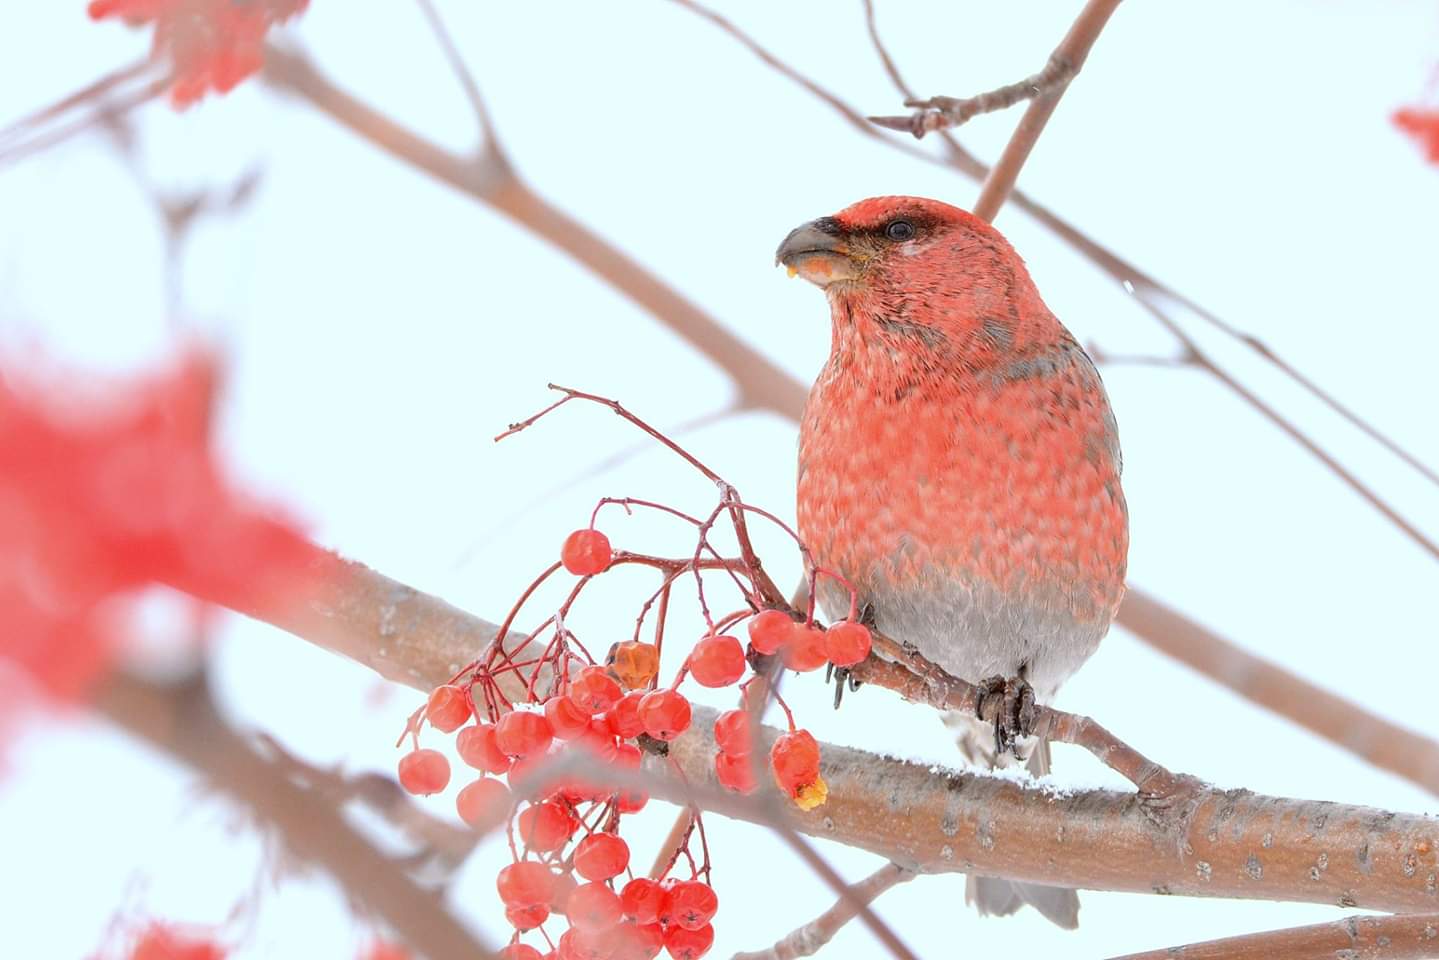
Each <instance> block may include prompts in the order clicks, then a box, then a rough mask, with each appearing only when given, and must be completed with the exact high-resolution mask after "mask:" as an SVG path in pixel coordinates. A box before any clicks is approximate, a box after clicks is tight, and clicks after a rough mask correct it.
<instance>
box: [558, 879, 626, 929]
mask: <svg viewBox="0 0 1439 960" xmlns="http://www.w3.org/2000/svg"><path fill="white" fill-rule="evenodd" d="M565 916H567V917H569V918H570V923H572V924H574V925H575V926H576V927H579V928H580V929H581V930H603V929H605V928H606V927H612V926H614V925H615V924H617V923H619V922H620V898H619V895H618V894H616V893H615V892H614V891H613V890H611V889H610V888H609V887H607V886H605V885H604V884H603V883H582V884H580V885H579V886H578V887H575V890H574V892H573V893H571V894H570V898H569V900H567V901H565Z"/></svg>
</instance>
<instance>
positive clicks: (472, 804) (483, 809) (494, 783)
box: [455, 777, 510, 827]
mask: <svg viewBox="0 0 1439 960" xmlns="http://www.w3.org/2000/svg"><path fill="white" fill-rule="evenodd" d="M509 807H510V788H509V787H507V786H505V785H504V784H503V783H501V782H500V781H498V780H495V779H493V778H492V777H481V778H480V779H479V780H476V781H475V782H474V783H472V784H470V785H469V786H467V787H464V788H463V789H462V790H460V792H459V794H458V795H456V797H455V811H456V812H457V813H458V814H459V815H460V819H461V820H463V821H465V822H466V823H468V824H469V825H470V826H472V827H478V826H480V825H481V824H484V823H489V822H493V821H494V820H496V819H498V818H499V817H500V815H501V814H503V813H504V812H505V811H507V810H508V809H509Z"/></svg>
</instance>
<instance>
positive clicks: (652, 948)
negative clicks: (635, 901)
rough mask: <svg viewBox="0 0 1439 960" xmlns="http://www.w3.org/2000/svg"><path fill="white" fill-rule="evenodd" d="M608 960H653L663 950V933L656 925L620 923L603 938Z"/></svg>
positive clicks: (661, 928) (662, 929)
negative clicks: (607, 951)
mask: <svg viewBox="0 0 1439 960" xmlns="http://www.w3.org/2000/svg"><path fill="white" fill-rule="evenodd" d="M605 940H606V943H607V945H608V946H609V947H610V949H611V951H612V952H611V953H610V960H654V958H655V957H658V956H659V955H660V953H662V952H663V951H664V948H665V931H664V928H663V927H661V926H660V925H659V924H657V923H650V924H645V925H643V926H640V925H637V924H633V923H628V922H627V923H621V924H620V925H618V926H616V927H612V928H610V930H609V932H608V934H607V936H606V937H605Z"/></svg>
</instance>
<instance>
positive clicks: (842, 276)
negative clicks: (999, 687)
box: [774, 217, 859, 287]
mask: <svg viewBox="0 0 1439 960" xmlns="http://www.w3.org/2000/svg"><path fill="white" fill-rule="evenodd" d="M774 260H775V263H777V264H779V263H782V264H784V265H785V266H786V267H788V268H789V274H790V276H792V277H793V276H801V277H804V278H805V279H806V280H808V281H809V282H810V283H813V284H815V285H816V286H820V287H826V286H829V285H830V284H831V283H834V282H835V281H836V280H853V279H855V278H856V277H858V276H859V264H857V263H855V261H854V259H853V258H851V257H850V255H849V248H848V247H846V246H845V245H844V242H843V240H842V239H841V231H840V227H839V224H837V223H835V222H834V221H833V220H832V219H830V218H829V217H824V218H822V219H819V220H811V221H810V222H809V223H806V224H803V225H801V226H798V227H796V228H795V229H793V230H791V231H790V232H789V236H787V237H785V238H784V242H783V243H781V244H780V245H779V249H778V250H776V251H775V255H774Z"/></svg>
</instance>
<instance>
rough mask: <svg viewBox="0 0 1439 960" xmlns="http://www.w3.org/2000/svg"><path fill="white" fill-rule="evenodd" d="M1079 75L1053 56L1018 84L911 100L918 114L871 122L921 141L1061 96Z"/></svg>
mask: <svg viewBox="0 0 1439 960" xmlns="http://www.w3.org/2000/svg"><path fill="white" fill-rule="evenodd" d="M1076 72H1077V71H1076V69H1075V66H1074V64H1072V63H1070V62H1069V61H1068V60H1066V59H1063V58H1062V57H1060V56H1059V54H1057V53H1056V54H1053V55H1051V56H1050V58H1049V62H1048V63H1046V64H1045V65H1044V69H1043V70H1041V71H1039V72H1038V73H1036V74H1034V75H1033V76H1029V77H1025V78H1024V79H1023V80H1020V81H1019V82H1018V83H1007V84H1005V85H1004V86H1002V87H996V88H995V89H993V90H986V91H985V92H984V93H978V94H975V95H974V96H972V97H943V96H939V97H929V98H927V99H924V100H918V99H914V98H910V99H907V100H905V102H904V105H905V106H906V107H915V108H917V109H916V110H915V112H914V113H912V114H910V115H908V116H903V117H870V118H869V122H870V123H874V124H878V125H879V126H881V127H884V128H886V129H889V130H904V131H908V132H909V133H912V134H914V138H915V139H916V140H919V139H921V138H923V137H924V135H925V134H927V133H934V132H935V131H936V130H945V129H948V128H950V127H958V126H962V125H964V124H966V123H968V122H969V121H970V120H973V119H974V118H975V117H978V116H980V115H982V114H986V113H994V112H996V111H999V110H1008V109H1009V108H1010V107H1012V106H1014V105H1015V104H1016V103H1023V102H1024V101H1026V100H1033V99H1034V98H1035V97H1039V96H1042V95H1045V94H1053V95H1054V96H1055V97H1058V96H1059V94H1060V93H1061V92H1062V90H1063V88H1064V87H1065V86H1067V85H1068V84H1069V81H1071V80H1073V79H1074V75H1075V73H1076Z"/></svg>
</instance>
